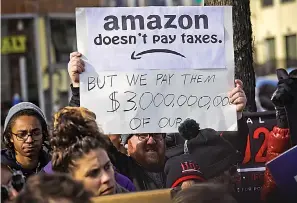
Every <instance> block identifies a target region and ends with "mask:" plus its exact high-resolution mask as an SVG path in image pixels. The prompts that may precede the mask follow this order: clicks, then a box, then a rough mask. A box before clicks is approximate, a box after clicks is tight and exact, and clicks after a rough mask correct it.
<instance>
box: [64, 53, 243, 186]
mask: <svg viewBox="0 0 297 203" xmlns="http://www.w3.org/2000/svg"><path fill="white" fill-rule="evenodd" d="M81 56H82V54H81V53H79V52H73V53H71V54H70V61H69V63H68V73H69V76H70V79H71V82H72V84H71V90H72V98H71V101H70V103H69V105H70V106H80V96H79V74H80V73H82V72H84V70H85V66H84V62H83V60H82V59H81ZM235 83H236V87H235V88H234V89H233V90H232V91H231V92H230V95H229V97H230V102H231V103H232V104H235V105H236V110H237V112H238V119H240V121H238V128H239V129H242V128H244V129H245V131H244V132H243V133H241V134H242V136H237V134H236V136H233V135H232V136H230V137H231V139H232V140H234V143H237V142H238V140H240V141H239V142H238V143H240V144H239V145H240V146H236V148H240V149H239V151H240V152H242V153H244V151H245V144H246V137H247V136H246V135H247V132H248V130H247V125H246V123H245V122H244V120H243V119H242V113H241V112H242V111H243V109H244V108H245V105H246V96H245V93H244V91H243V89H242V86H243V84H242V82H241V81H240V80H235ZM226 134H227V133H226ZM226 136H227V135H226ZM127 138H128V139H127V142H126V143H124V144H127V146H128V147H127V148H128V155H129V156H127V155H125V154H122V153H120V152H119V151H118V150H117V149H116V148H115V147H114V146H113V145H112V144H111V147H110V149H109V150H108V151H109V155H110V157H111V160H112V161H113V164H114V165H115V167H116V169H117V170H118V171H119V172H120V173H121V174H123V175H125V176H127V177H129V178H130V179H131V180H132V181H133V183H134V185H135V187H136V190H138V191H141V190H152V189H160V188H163V187H165V175H164V165H165V161H166V157H165V134H158V133H153V134H133V135H132V134H131V135H128V137H127ZM242 143H244V144H242Z"/></svg>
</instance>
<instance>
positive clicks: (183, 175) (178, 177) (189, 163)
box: [165, 154, 206, 189]
mask: <svg viewBox="0 0 297 203" xmlns="http://www.w3.org/2000/svg"><path fill="white" fill-rule="evenodd" d="M165 174H166V187H167V188H175V187H178V186H180V187H181V188H182V189H184V188H187V187H189V186H191V185H193V184H195V183H199V182H204V181H206V180H205V178H204V175H203V174H202V172H201V171H200V166H199V165H198V164H197V163H196V161H195V157H193V156H192V155H190V154H182V155H180V156H176V157H172V158H170V159H169V160H167V162H166V165H165Z"/></svg>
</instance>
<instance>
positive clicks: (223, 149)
mask: <svg viewBox="0 0 297 203" xmlns="http://www.w3.org/2000/svg"><path fill="white" fill-rule="evenodd" d="M187 147H188V151H189V153H190V154H191V155H192V156H193V157H195V160H196V161H197V163H198V164H199V166H200V167H201V171H202V173H203V174H204V175H205V177H206V179H209V178H213V177H216V176H218V175H220V174H221V173H223V172H224V171H226V170H228V169H230V168H231V167H232V166H234V165H236V164H237V163H238V162H239V160H240V153H239V152H238V151H237V150H236V149H235V148H234V147H233V146H232V145H231V143H230V142H228V141H227V140H225V139H224V138H223V137H221V136H220V134H219V133H218V132H217V131H215V130H213V129H203V130H200V132H199V134H198V135H197V136H196V137H195V138H193V139H191V140H188V142H187Z"/></svg>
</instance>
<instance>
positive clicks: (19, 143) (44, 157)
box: [1, 102, 49, 178]
mask: <svg viewBox="0 0 297 203" xmlns="http://www.w3.org/2000/svg"><path fill="white" fill-rule="evenodd" d="M47 137H48V129H47V124H46V120H45V117H44V114H43V113H42V111H41V109H40V108H38V107H37V106H36V105H34V104H32V103H30V102H21V103H19V104H17V105H15V106H13V107H12V108H11V109H10V110H9V112H8V115H7V117H6V119H5V124H4V133H3V138H4V144H5V145H6V147H7V148H6V149H3V150H1V164H3V165H6V166H7V167H8V168H10V169H11V170H12V171H21V172H22V173H23V174H24V176H25V177H26V178H27V177H29V176H30V175H33V174H36V173H38V172H39V171H40V170H41V169H42V168H43V167H44V166H45V165H46V164H47V163H48V162H49V156H48V154H47V153H46V152H45V151H44V150H43V148H42V146H43V145H45V141H46V139H47Z"/></svg>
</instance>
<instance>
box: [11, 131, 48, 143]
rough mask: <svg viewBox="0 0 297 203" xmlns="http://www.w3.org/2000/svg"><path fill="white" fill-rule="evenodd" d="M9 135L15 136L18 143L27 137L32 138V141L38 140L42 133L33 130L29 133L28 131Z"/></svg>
mask: <svg viewBox="0 0 297 203" xmlns="http://www.w3.org/2000/svg"><path fill="white" fill-rule="evenodd" d="M11 134H13V135H15V136H16V138H17V140H18V141H24V140H27V139H28V137H29V135H30V136H31V137H32V139H33V140H35V141H36V140H40V139H41V138H42V132H41V131H40V130H33V131H31V132H29V131H22V132H19V133H13V132H11Z"/></svg>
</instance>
